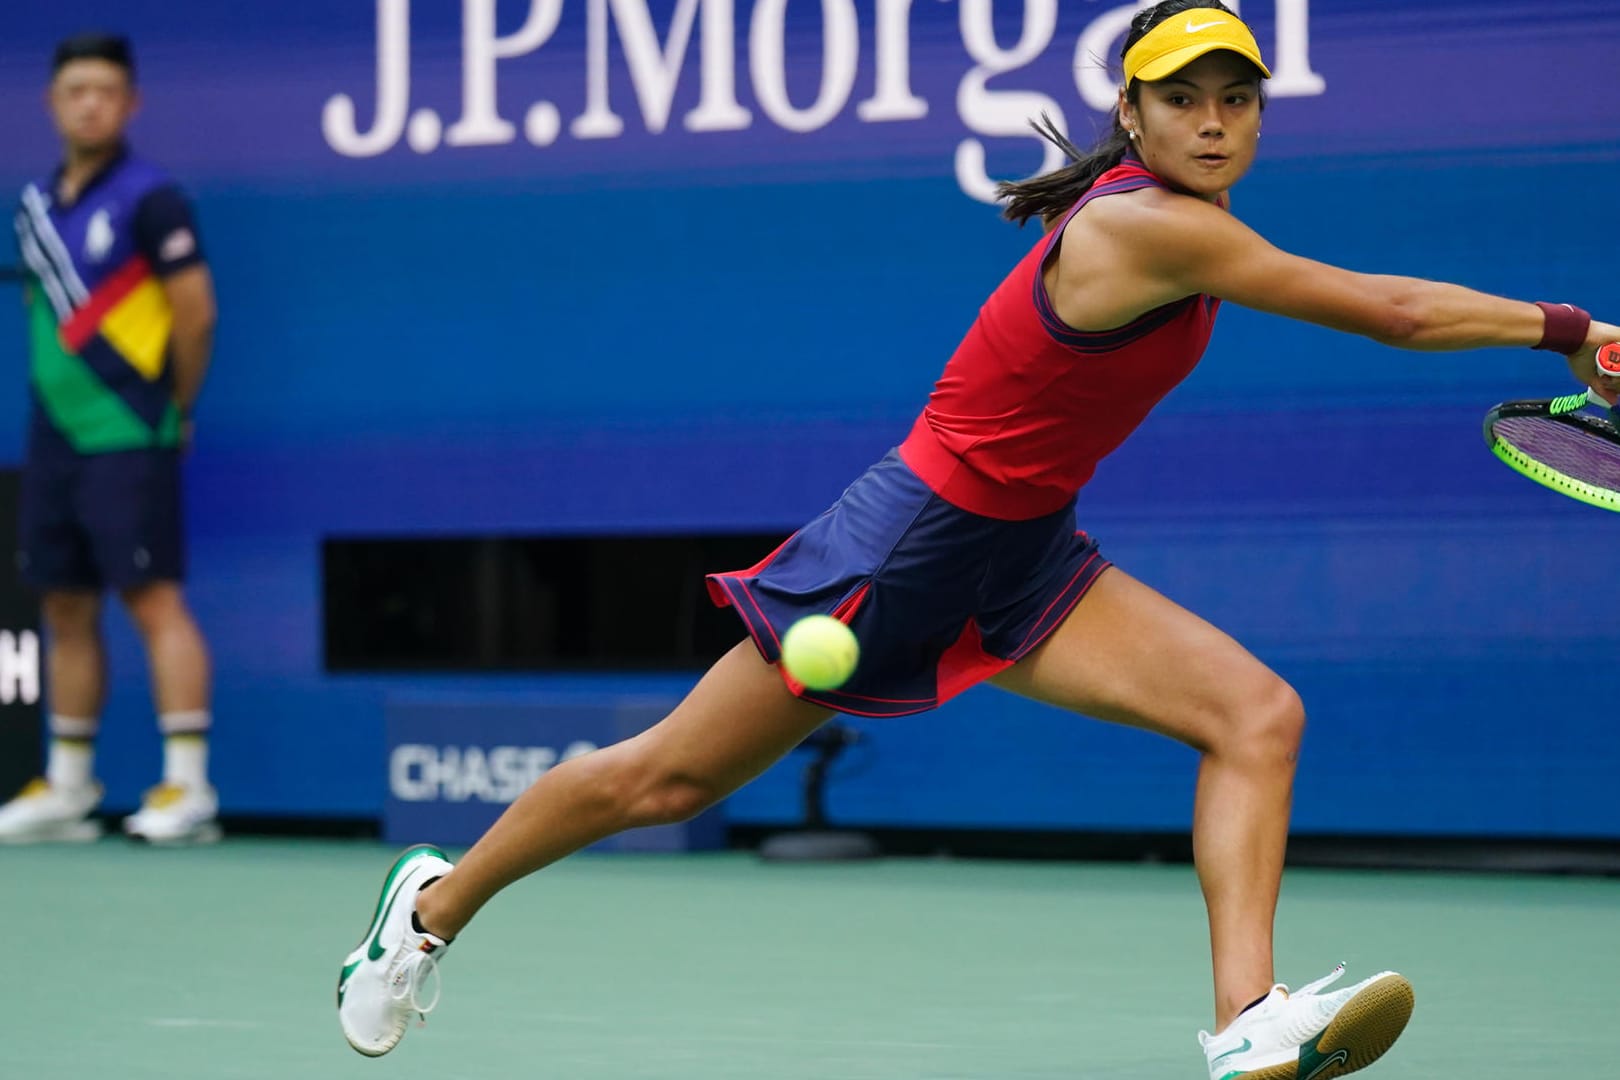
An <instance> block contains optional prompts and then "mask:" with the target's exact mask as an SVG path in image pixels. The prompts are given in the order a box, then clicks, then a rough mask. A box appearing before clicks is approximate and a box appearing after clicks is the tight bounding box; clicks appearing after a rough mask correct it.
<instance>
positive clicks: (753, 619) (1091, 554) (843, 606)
mask: <svg viewBox="0 0 1620 1080" xmlns="http://www.w3.org/2000/svg"><path fill="white" fill-rule="evenodd" d="M1109 565H1110V564H1109V562H1108V560H1106V559H1104V558H1103V557H1102V555H1101V554H1100V553H1099V552H1098V551H1097V545H1096V543H1095V542H1094V541H1093V540H1092V539H1091V538H1090V537H1089V536H1087V535H1086V534H1085V533H1083V532H1079V531H1077V530H1076V529H1075V523H1074V505H1073V504H1072V503H1071V504H1070V505H1068V506H1066V507H1064V508H1063V509H1061V510H1058V511H1056V512H1054V513H1051V514H1048V515H1046V516H1045V517H1040V518H1034V519H1033V520H1030V521H1002V520H999V519H997V518H988V517H981V516H980V515H978V514H973V513H969V512H968V511H966V510H963V509H961V508H960V507H957V506H954V505H952V504H951V503H948V502H946V501H945V500H944V499H941V498H940V497H939V496H938V495H935V494H934V493H933V491H931V490H930V489H929V488H928V486H927V485H926V484H924V483H923V482H922V480H920V479H919V478H918V477H917V474H916V473H914V472H912V471H911V470H910V469H909V468H907V467H906V465H905V463H904V462H903V461H901V460H900V455H899V454H898V453H896V452H894V451H890V452H889V454H888V455H887V456H886V457H884V459H883V460H882V461H880V462H878V463H877V464H876V465H874V466H872V467H871V468H870V469H868V470H867V471H866V472H865V474H863V475H862V476H861V477H860V479H858V480H856V481H855V482H854V483H853V484H851V485H850V486H849V488H848V490H846V491H845V492H844V494H843V496H842V497H840V498H839V500H838V501H837V502H836V503H834V504H833V505H832V506H831V507H830V508H829V509H828V510H827V511H826V512H825V513H823V514H822V515H821V516H820V517H818V518H816V519H815V520H814V521H812V522H810V524H808V525H806V526H805V527H804V528H802V529H800V530H799V531H798V532H796V533H794V534H793V535H792V536H791V537H789V538H788V540H787V542H786V543H784V544H783V545H782V546H781V547H779V548H777V549H776V550H775V551H774V552H772V553H771V554H770V555H769V556H767V557H766V558H765V560H764V561H763V562H761V563H760V564H759V565H757V566H753V567H750V568H749V569H747V570H738V571H735V572H732V573H722V574H710V575H709V577H708V584H709V595H710V597H711V598H712V599H713V600H714V602H715V603H716V604H717V605H719V606H721V607H726V606H730V607H732V608H734V609H735V610H736V612H737V614H738V616H740V617H741V618H742V621H743V624H744V625H745V626H746V627H747V628H748V634H749V636H750V637H752V638H753V640H754V644H755V646H756V647H758V649H759V652H760V655H761V656H763V657H764V658H765V659H766V660H767V661H769V662H770V663H773V664H774V663H776V662H777V660H778V659H780V657H781V641H782V634H783V633H784V632H785V631H786V630H787V628H788V627H789V626H792V625H793V623H794V622H796V621H797V620H798V619H800V618H802V617H804V616H806V615H813V614H822V615H832V616H833V617H834V618H837V619H840V620H842V621H843V622H845V623H847V624H848V625H849V627H850V629H851V630H853V631H854V632H855V637H856V639H857V640H858V641H859V642H860V645H861V660H860V664H859V665H858V666H857V667H856V669H855V674H854V676H853V677H852V678H851V679H850V680H849V682H847V683H845V684H844V685H843V686H841V687H839V688H838V689H837V690H822V691H810V690H806V689H805V688H804V687H803V686H801V685H800V684H799V683H797V682H796V681H795V680H793V679H792V678H790V677H789V676H788V675H787V672H786V671H785V670H784V671H783V672H782V677H783V679H784V680H785V681H786V682H787V685H788V688H789V689H790V690H792V691H793V692H794V693H795V694H797V695H798V696H799V697H801V698H803V699H804V700H805V701H811V702H814V703H816V704H818V705H825V706H827V707H828V708H832V709H837V710H839V711H840V712H846V713H853V714H855V715H857V716H904V715H907V714H909V713H918V712H925V711H927V710H929V709H932V708H934V707H935V706H937V705H938V704H940V703H941V702H943V701H946V700H948V699H949V698H951V697H954V696H955V695H957V694H959V693H961V692H962V691H963V690H966V689H967V688H968V687H970V686H972V685H974V684H975V683H978V682H982V681H983V680H984V679H987V678H989V677H990V676H991V675H994V674H996V673H997V672H999V671H1002V670H1004V669H1005V668H1008V667H1010V666H1011V665H1012V664H1013V663H1014V662H1016V661H1017V660H1018V659H1019V658H1020V657H1022V656H1023V655H1024V654H1025V653H1027V652H1029V651H1030V650H1031V649H1033V648H1034V647H1035V646H1036V645H1039V644H1040V643H1041V642H1042V641H1044V640H1045V639H1046V637H1047V636H1048V635H1050V634H1051V633H1052V631H1053V630H1055V629H1057V627H1058V626H1059V625H1060V624H1061V623H1062V622H1063V620H1064V618H1065V617H1066V616H1067V615H1068V614H1069V612H1070V611H1071V610H1073V608H1074V606H1075V604H1077V603H1079V602H1080V598H1081V597H1083V596H1084V595H1085V594H1086V592H1087V590H1089V589H1090V588H1091V586H1092V583H1094V582H1095V581H1096V580H1097V577H1098V575H1100V574H1101V573H1102V572H1103V571H1104V570H1106V569H1107V568H1108V566H1109Z"/></svg>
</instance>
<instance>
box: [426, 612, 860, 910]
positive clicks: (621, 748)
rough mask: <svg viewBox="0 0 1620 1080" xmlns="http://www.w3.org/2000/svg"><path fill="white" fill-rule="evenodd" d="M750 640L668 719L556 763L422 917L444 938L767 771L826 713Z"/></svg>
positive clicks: (430, 899) (445, 883)
mask: <svg viewBox="0 0 1620 1080" xmlns="http://www.w3.org/2000/svg"><path fill="white" fill-rule="evenodd" d="M828 715H829V712H828V710H826V709H824V708H821V707H820V706H816V705H809V704H806V703H805V702H803V701H800V700H799V699H797V698H795V697H794V696H793V695H792V694H790V693H788V690H787V687H786V686H785V685H783V683H782V678H781V676H780V675H779V674H777V670H776V668H775V667H773V666H772V665H770V664H767V663H766V662H765V661H764V660H763V659H761V658H760V655H759V652H758V651H757V650H756V649H755V648H754V646H753V644H752V643H750V642H746V641H745V642H742V643H740V644H738V645H737V646H735V647H734V648H733V649H732V650H731V651H730V652H728V653H727V654H726V655H725V656H723V657H721V658H720V660H719V661H718V662H717V663H716V664H715V665H714V666H713V667H712V668H710V669H709V672H708V673H707V674H706V675H704V676H703V679H702V680H701V681H700V682H699V683H698V684H697V686H696V687H694V688H693V690H692V692H691V693H690V694H689V695H688V696H687V698H686V699H685V700H684V701H682V702H681V704H680V705H678V706H677V707H676V708H675V711H674V712H672V713H670V714H669V716H668V717H666V718H665V719H664V720H662V721H661V722H659V723H658V724H656V725H655V726H653V727H651V728H649V729H648V730H647V731H645V732H643V733H642V734H640V735H637V736H635V737H634V738H631V739H627V740H625V741H624V742H621V743H618V744H616V745H614V746H609V747H605V748H603V749H601V750H598V751H596V752H594V753H591V754H586V755H585V756H584V757H579V758H574V759H573V760H571V761H566V762H563V763H562V764H560V765H558V766H556V767H555V768H553V769H551V770H549V771H548V772H547V773H546V774H545V775H544V776H542V777H541V778H540V779H539V780H538V781H536V782H535V783H534V785H533V786H532V787H530V788H529V790H528V791H526V792H524V793H523V794H522V795H521V796H519V797H518V799H517V800H516V801H515V802H513V803H512V805H511V806H509V807H507V809H506V812H505V813H503V814H502V815H501V817H500V819H499V820H497V821H496V822H495V824H494V825H492V826H490V829H489V831H488V832H486V833H485V834H484V835H483V837H481V838H480V839H479V841H478V842H477V843H476V844H474V845H473V847H472V848H471V850H469V851H468V852H467V854H466V855H464V856H463V857H462V859H461V861H460V862H459V863H457V864H456V869H455V873H453V874H450V875H448V876H446V877H445V878H443V879H442V880H440V881H439V882H438V883H437V884H435V885H434V886H433V888H431V889H428V890H427V891H425V892H423V894H422V896H421V898H420V899H419V900H418V902H417V912H418V914H419V915H420V917H421V920H422V925H423V926H424V927H426V928H428V929H430V930H432V931H434V932H435V933H436V934H439V935H440V936H441V937H444V938H446V939H448V938H451V937H454V936H455V935H456V934H459V933H460V932H461V929H462V927H464V926H466V925H467V923H468V921H469V920H471V919H472V917H473V915H474V913H476V912H477V911H478V909H479V908H481V907H483V906H484V904H485V903H486V902H487V901H488V900H489V899H490V897H492V896H494V895H495V894H496V893H497V892H499V891H500V890H501V889H503V888H505V887H506V886H507V885H510V884H511V883H512V882H514V881H516V880H518V879H519V878H521V877H524V876H525V875H528V874H531V873H533V872H534V871H536V870H539V869H540V868H541V867H544V866H547V865H549V864H550V863H553V862H556V861H557V860H558V859H561V858H562V857H563V856H565V855H568V854H571V853H572V852H575V851H578V850H579V849H580V848H582V847H585V846H587V845H589V844H592V843H595V842H596V841H598V840H601V839H603V838H604V837H608V836H612V835H614V834H615V833H619V832H623V831H624V830H625V829H630V828H637V827H641V826H646V825H661V824H667V823H671V822H677V821H685V820H687V819H689V818H691V817H693V816H695V815H696V814H698V813H700V812H701V811H703V810H705V809H707V808H708V807H710V806H712V805H714V804H715V803H716V802H718V801H719V800H721V799H723V798H724V797H725V796H727V795H729V794H731V793H732V792H733V791H735V790H737V789H738V788H739V787H741V786H742V785H743V784H745V783H747V782H748V781H749V780H752V779H753V778H754V777H756V776H758V775H759V774H760V773H761V772H764V771H765V769H766V768H768V767H769V766H770V765H772V764H773V763H775V762H776V761H777V760H778V759H780V758H781V757H782V756H783V755H785V754H787V753H788V752H789V751H790V750H792V749H793V748H794V747H795V746H797V745H799V743H801V742H803V741H804V739H805V737H806V736H808V735H809V734H810V733H811V732H813V731H814V730H815V729H816V728H817V727H820V726H821V724H822V722H823V721H825V720H826V719H827V717H828Z"/></svg>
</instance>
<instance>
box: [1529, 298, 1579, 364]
mask: <svg viewBox="0 0 1620 1080" xmlns="http://www.w3.org/2000/svg"><path fill="white" fill-rule="evenodd" d="M1536 307H1538V308H1540V309H1541V314H1542V315H1543V316H1545V317H1546V320H1547V321H1546V324H1545V328H1544V329H1543V330H1542V332H1541V340H1540V341H1538V342H1536V343H1535V344H1534V345H1532V346H1531V348H1533V349H1546V350H1547V351H1548V352H1555V353H1562V354H1563V355H1565V356H1568V355H1570V354H1571V353H1577V352H1580V351H1581V346H1582V345H1585V344H1586V332H1587V331H1588V330H1590V329H1591V328H1592V316H1590V315H1588V314H1587V313H1586V312H1584V311H1582V310H1581V309H1580V308H1578V307H1576V306H1575V305H1574V304H1544V303H1542V302H1541V301H1540V300H1537V301H1536Z"/></svg>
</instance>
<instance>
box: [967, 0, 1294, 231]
mask: <svg viewBox="0 0 1620 1080" xmlns="http://www.w3.org/2000/svg"><path fill="white" fill-rule="evenodd" d="M1194 8H1216V9H1217V10H1220V11H1224V12H1226V13H1227V14H1228V15H1231V16H1232V17H1233V18H1236V17H1237V13H1236V12H1234V11H1232V9H1230V8H1228V7H1227V6H1226V5H1225V4H1223V3H1221V2H1220V0H1162V2H1161V3H1158V4H1155V5H1153V6H1152V7H1150V8H1146V9H1144V10H1142V11H1139V12H1137V14H1136V17H1135V18H1134V19H1132V20H1131V28H1130V30H1129V31H1128V32H1127V33H1126V34H1125V43H1124V44H1123V45H1121V46H1120V49H1119V58H1120V60H1122V61H1123V60H1124V59H1125V54H1126V53H1128V52H1130V51H1131V46H1132V45H1135V44H1136V43H1137V42H1138V41H1141V40H1142V37H1143V35H1145V34H1146V33H1147V32H1148V31H1149V30H1152V29H1153V28H1154V27H1155V26H1158V25H1159V24H1160V23H1162V22H1164V20H1166V19H1168V18H1170V16H1172V15H1178V14H1180V13H1181V12H1183V11H1190V10H1192V9H1194ZM1141 93H1142V87H1141V84H1140V82H1139V81H1138V80H1135V79H1132V80H1131V84H1130V85H1129V86H1127V87H1126V88H1125V100H1127V101H1129V102H1130V103H1131V104H1132V105H1135V104H1136V103H1137V102H1138V101H1139V100H1140V98H1141ZM1261 104H1262V107H1264V100H1263V99H1262V102H1261ZM1108 122H1109V130H1108V134H1107V135H1104V136H1103V137H1102V138H1101V139H1100V140H1098V142H1097V144H1096V145H1095V146H1093V147H1092V148H1091V149H1090V150H1089V151H1085V150H1081V149H1080V148H1079V147H1077V146H1075V145H1074V143H1072V142H1070V141H1069V139H1068V138H1067V137H1066V136H1065V135H1064V134H1063V132H1062V131H1059V130H1058V126H1057V125H1056V124H1054V123H1053V122H1052V118H1051V117H1049V116H1047V115H1046V114H1045V113H1042V114H1041V118H1040V120H1039V121H1036V120H1031V121H1030V122H1029V126H1030V127H1032V128H1034V129H1035V132H1036V134H1038V135H1040V137H1041V138H1043V139H1045V140H1046V141H1047V142H1049V143H1051V144H1052V145H1054V146H1056V147H1057V148H1058V149H1059V150H1062V151H1063V153H1064V154H1065V155H1067V156H1068V158H1069V164H1067V165H1065V166H1063V167H1062V168H1061V169H1054V170H1053V171H1052V172H1049V173H1046V174H1045V175H1043V176H1032V177H1030V178H1029V179H1028V180H1003V181H1002V182H1001V183H999V184H997V185H996V198H997V199H998V200H1000V201H1002V202H1005V203H1006V204H1007V205H1006V206H1005V207H1004V208H1003V209H1002V216H1003V217H1005V218H1007V220H1009V221H1016V222H1018V224H1020V225H1022V224H1024V223H1025V222H1026V221H1028V220H1029V219H1030V218H1033V217H1038V218H1040V219H1041V223H1042V224H1043V225H1048V226H1050V225H1051V224H1053V222H1054V221H1055V220H1056V219H1057V218H1059V217H1061V216H1063V214H1064V213H1065V212H1067V211H1068V209H1069V208H1070V207H1071V206H1073V205H1074V204H1075V203H1076V202H1079V201H1080V196H1082V195H1084V194H1085V193H1086V191H1087V190H1088V189H1090V187H1091V185H1092V184H1094V183H1096V182H1097V177H1099V176H1101V175H1102V174H1103V173H1105V172H1107V171H1108V170H1109V169H1112V168H1113V167H1114V166H1115V165H1118V164H1119V163H1120V162H1121V161H1124V160H1125V154H1126V152H1127V151H1128V150H1129V149H1130V147H1131V140H1130V136H1128V135H1126V134H1125V127H1124V125H1123V124H1121V123H1120V122H1119V106H1117V105H1116V106H1114V109H1113V111H1112V112H1111V113H1110V114H1109V117H1108Z"/></svg>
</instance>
